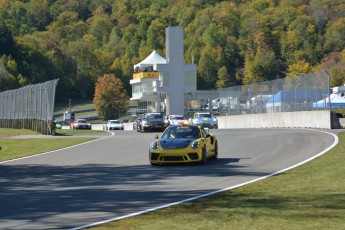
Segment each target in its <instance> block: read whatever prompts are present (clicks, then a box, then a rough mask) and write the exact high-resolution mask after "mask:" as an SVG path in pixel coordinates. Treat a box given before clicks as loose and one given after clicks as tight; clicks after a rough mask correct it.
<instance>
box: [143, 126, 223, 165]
mask: <svg viewBox="0 0 345 230" xmlns="http://www.w3.org/2000/svg"><path fill="white" fill-rule="evenodd" d="M149 158H150V163H151V165H161V164H166V163H193V162H195V163H202V164H204V163H206V161H207V159H209V158H213V159H217V158H218V142H217V138H216V136H215V135H214V134H210V133H208V131H207V130H206V129H205V128H203V127H202V126H197V125H191V124H182V125H176V126H169V127H167V128H166V129H165V131H164V132H163V134H162V135H161V137H160V138H159V136H158V135H157V136H156V140H154V141H153V142H152V143H151V145H150V150H149Z"/></svg>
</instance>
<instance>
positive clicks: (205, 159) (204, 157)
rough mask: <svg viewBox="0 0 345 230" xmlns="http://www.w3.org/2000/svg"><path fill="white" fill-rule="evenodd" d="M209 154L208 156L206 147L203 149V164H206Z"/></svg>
mask: <svg viewBox="0 0 345 230" xmlns="http://www.w3.org/2000/svg"><path fill="white" fill-rule="evenodd" d="M206 162H207V156H206V147H204V148H203V149H202V156H201V162H200V163H201V164H206Z"/></svg>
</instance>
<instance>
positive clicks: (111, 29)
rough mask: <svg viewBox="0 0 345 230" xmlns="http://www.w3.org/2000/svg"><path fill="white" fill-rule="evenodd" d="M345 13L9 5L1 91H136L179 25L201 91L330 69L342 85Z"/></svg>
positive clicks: (234, 6)
mask: <svg viewBox="0 0 345 230" xmlns="http://www.w3.org/2000/svg"><path fill="white" fill-rule="evenodd" d="M344 15H345V2H344V1H331V0H324V1H320V0H303V1H290V0H276V1H272V0H259V1H247V0H238V1H221V0H216V1H197V0H193V1H184V0H176V1H160V0H143V1H128V0H116V1H115V0H106V1H105V0H85V1H80V0H64V1H49V0H27V1H13V0H0V35H1V36H0V75H1V76H0V79H2V80H1V84H0V91H3V90H7V89H11V88H17V87H18V86H22V85H26V84H34V83H39V82H41V81H45V80H50V79H53V78H60V81H59V84H58V89H57V99H58V100H59V99H63V98H64V97H67V98H70V97H74V96H75V97H83V98H91V97H92V96H93V95H94V89H95V82H96V81H97V79H98V78H99V76H103V74H109V73H114V74H115V75H116V76H117V77H118V78H119V79H121V81H122V82H123V84H124V88H125V89H126V90H127V92H129V93H130V92H131V87H130V84H129V79H131V77H132V74H133V65H134V64H136V63H138V62H140V61H141V60H143V59H144V58H145V57H147V55H149V54H150V53H151V52H152V50H154V49H155V50H157V51H158V52H159V53H163V54H164V53H165V28H166V27H168V26H176V25H179V26H183V27H184V35H185V37H184V48H185V57H184V58H185V60H184V61H185V63H195V64H197V68H198V69H197V79H198V89H216V88H222V87H228V86H232V85H238V84H244V83H248V84H249V83H253V82H258V81H266V80H272V79H277V78H283V77H285V76H288V75H291V74H303V73H308V72H310V71H316V70H320V69H323V68H327V69H328V70H329V72H330V73H331V78H332V79H331V84H332V85H331V86H335V85H333V84H344V83H345V76H344V74H343V73H344V66H343V64H342V63H343V61H340V59H339V57H341V55H340V54H341V53H342V52H344V50H345V42H344V41H345V39H344V36H345V32H344V31H345V26H344V25H345V21H344V20H345V17H344ZM331 62H332V63H336V68H337V69H335V66H332V65H330V63H331ZM330 68H332V71H331V69H330ZM333 78H334V79H333ZM62 90H63V91H62Z"/></svg>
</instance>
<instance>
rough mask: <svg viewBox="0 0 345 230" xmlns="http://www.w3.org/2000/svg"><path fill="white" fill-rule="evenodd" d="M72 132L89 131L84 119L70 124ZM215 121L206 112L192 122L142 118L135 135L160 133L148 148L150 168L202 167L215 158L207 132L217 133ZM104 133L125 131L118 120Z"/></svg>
mask: <svg viewBox="0 0 345 230" xmlns="http://www.w3.org/2000/svg"><path fill="white" fill-rule="evenodd" d="M70 128H71V129H91V124H90V123H89V122H88V121H87V120H86V119H76V120H75V121H73V122H71V123H70ZM217 128H218V123H217V119H216V118H215V117H214V116H213V115H212V114H211V113H208V112H197V113H195V114H194V117H193V118H190V119H185V118H184V116H182V115H168V116H165V117H164V116H163V114H162V113H146V114H142V115H141V116H140V117H139V118H138V119H137V121H136V129H137V131H138V132H146V131H163V133H162V134H161V135H156V136H155V139H154V141H152V142H151V144H150V146H149V161H150V164H151V165H154V166H155V165H162V164H179V163H201V164H204V163H206V162H207V160H208V159H210V158H212V159H217V158H218V140H217V137H216V136H215V135H214V134H210V133H209V130H210V129H217ZM103 130H104V131H111V130H124V125H123V123H122V122H121V121H119V120H108V121H106V123H105V124H103Z"/></svg>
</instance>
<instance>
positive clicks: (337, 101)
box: [313, 94, 345, 108]
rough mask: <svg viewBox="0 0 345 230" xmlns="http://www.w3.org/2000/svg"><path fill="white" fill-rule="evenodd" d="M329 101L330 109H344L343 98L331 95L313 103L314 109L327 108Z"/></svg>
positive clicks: (344, 100)
mask: <svg viewBox="0 0 345 230" xmlns="http://www.w3.org/2000/svg"><path fill="white" fill-rule="evenodd" d="M329 99H331V107H333V108H339V107H345V98H343V97H342V96H340V95H338V94H331V95H330V96H329V97H326V98H325V99H322V100H320V101H318V102H315V103H313V107H314V108H324V107H327V106H329Z"/></svg>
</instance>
